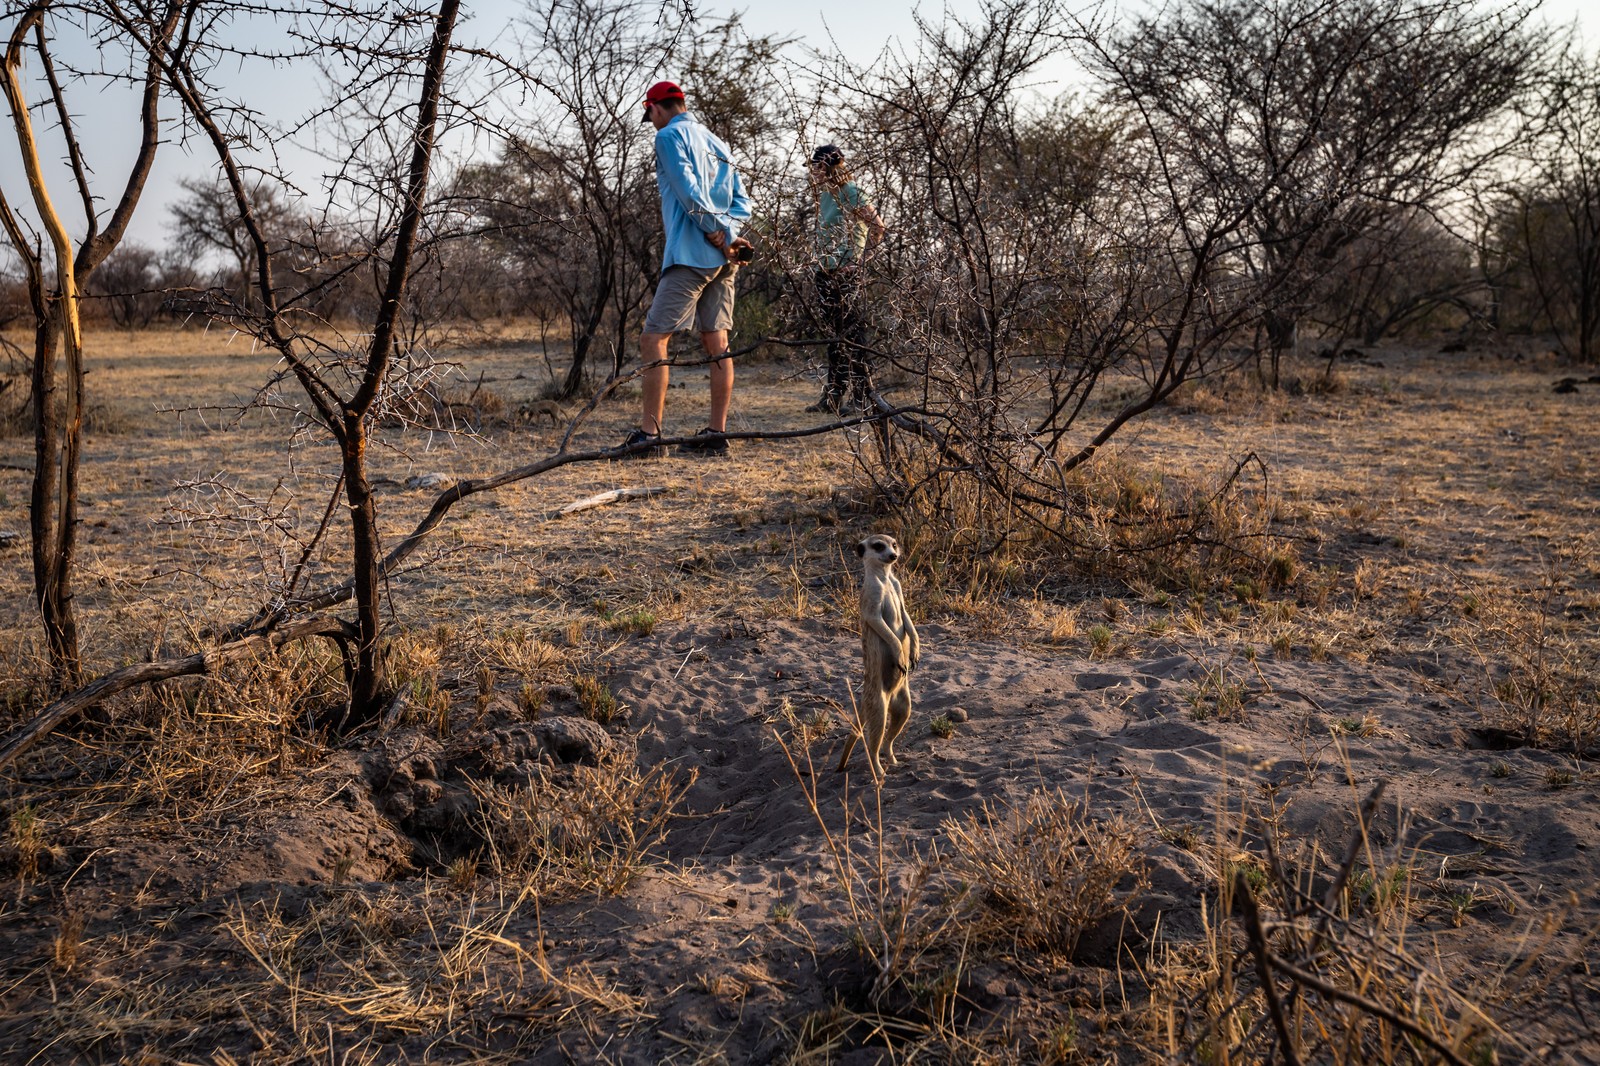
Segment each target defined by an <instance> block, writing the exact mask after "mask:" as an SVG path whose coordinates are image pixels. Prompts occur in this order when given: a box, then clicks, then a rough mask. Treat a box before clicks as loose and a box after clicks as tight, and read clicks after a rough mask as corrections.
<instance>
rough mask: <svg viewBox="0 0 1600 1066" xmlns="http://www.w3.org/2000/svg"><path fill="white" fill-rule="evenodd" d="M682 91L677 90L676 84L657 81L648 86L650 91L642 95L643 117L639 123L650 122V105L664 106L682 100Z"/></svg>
mask: <svg viewBox="0 0 1600 1066" xmlns="http://www.w3.org/2000/svg"><path fill="white" fill-rule="evenodd" d="M682 99H683V90H682V89H680V88H678V83H677V82H672V81H658V82H656V83H655V84H654V85H652V86H650V91H649V92H647V93H645V94H644V117H643V119H642V120H641V121H644V122H649V121H650V105H651V104H665V103H668V102H669V101H672V100H680V101H681V100H682Z"/></svg>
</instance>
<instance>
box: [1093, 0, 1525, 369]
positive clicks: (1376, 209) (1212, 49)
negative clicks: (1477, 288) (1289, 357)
mask: <svg viewBox="0 0 1600 1066" xmlns="http://www.w3.org/2000/svg"><path fill="white" fill-rule="evenodd" d="M1531 12H1532V5H1531V4H1525V3H1515V4H1511V5H1508V6H1505V7H1500V8H1495V9H1485V8H1482V7H1480V6H1479V5H1477V4H1474V3H1470V2H1468V0H1354V2H1345V0H1221V2H1192V3H1191V2H1185V3H1180V4H1177V5H1174V6H1171V7H1168V8H1164V9H1162V10H1161V11H1160V12H1159V13H1158V14H1155V15H1152V16H1147V17H1144V18H1141V19H1138V20H1136V21H1135V23H1134V24H1133V26H1132V27H1131V28H1130V29H1129V30H1127V31H1126V32H1124V33H1121V34H1119V35H1117V37H1116V38H1115V39H1114V41H1113V43H1112V44H1111V45H1110V47H1109V48H1107V49H1105V50H1103V51H1101V52H1100V53H1099V55H1098V59H1099V62H1098V64H1097V65H1098V69H1099V71H1100V73H1101V74H1102V76H1104V77H1105V78H1106V79H1107V80H1108V81H1109V82H1110V83H1111V84H1113V85H1114V86H1116V88H1117V91H1118V93H1119V96H1120V98H1121V99H1122V100H1124V101H1125V102H1126V105H1127V106H1129V107H1130V108H1133V109H1135V110H1136V111H1137V112H1138V114H1139V115H1140V116H1141V119H1142V121H1143V122H1144V123H1145V124H1146V125H1147V127H1148V129H1149V131H1150V135H1151V137H1152V138H1153V139H1154V140H1155V142H1156V143H1157V144H1158V145H1160V151H1161V152H1162V155H1163V158H1164V160H1165V163H1166V165H1167V166H1169V167H1172V168H1180V167H1181V168H1183V169H1186V170H1189V171H1191V172H1193V173H1194V174H1196V175H1197V176H1200V177H1201V178H1202V179H1203V181H1204V182H1205V184H1206V185H1207V186H1208V187H1209V194H1210V199H1211V201H1212V203H1213V204H1214V208H1215V209H1216V210H1217V211H1219V212H1222V213H1224V214H1230V213H1231V214H1233V215H1235V216H1236V217H1237V225H1238V228H1239V230H1240V232H1241V233H1242V234H1244V235H1246V236H1247V237H1248V240H1245V241H1242V242H1240V243H1239V245H1238V246H1237V248H1236V249H1235V253H1236V256H1237V263H1236V264H1234V269H1237V270H1241V271H1244V272H1245V273H1247V274H1248V275H1249V276H1250V277H1251V278H1253V279H1256V281H1257V283H1258V285H1259V286H1260V288H1261V291H1262V301H1263V302H1262V307H1261V311H1262V326H1263V327H1264V332H1265V334H1266V338H1267V344H1266V347H1267V351H1268V357H1269V364H1268V367H1267V370H1266V376H1267V377H1268V379H1269V380H1270V381H1272V382H1274V383H1275V382H1276V381H1277V380H1278V374H1279V364H1280V360H1281V357H1282V355H1283V354H1284V353H1285V352H1286V351H1287V350H1288V349H1289V348H1290V347H1292V345H1293V342H1294V338H1295V334H1296V326H1297V324H1298V322H1299V320H1300V318H1301V316H1302V314H1303V312H1304V310H1305V307H1306V306H1307V302H1308V300H1309V298H1310V293H1311V291H1312V289H1313V288H1314V286H1315V285H1316V284H1317V282H1318V280H1319V279H1320V278H1321V277H1322V276H1323V275H1324V274H1325V273H1326V272H1327V271H1328V270H1329V269H1330V267H1331V265H1332V264H1334V263H1335V261H1336V257H1337V256H1338V254H1339V252H1340V251H1341V250H1342V249H1344V248H1345V247H1347V246H1348V245H1350V244H1351V243H1352V242H1354V241H1357V240H1359V239H1360V238H1361V237H1362V236H1363V235H1365V234H1368V233H1369V232H1371V231H1372V230H1373V229H1374V227H1375V226H1377V225H1378V224H1380V223H1381V222H1382V220H1383V219H1384V218H1385V217H1387V216H1388V215H1389V213H1390V212H1391V211H1392V210H1393V209H1394V208H1395V207H1397V206H1409V207H1413V208H1419V209H1423V210H1434V211H1437V210H1439V209H1441V208H1442V207H1443V206H1445V201H1446V200H1447V199H1448V198H1449V197H1451V196H1452V195H1453V194H1456V193H1458V192H1460V191H1461V190H1462V189H1463V187H1464V186H1465V184H1466V183H1467V182H1468V181H1469V179H1471V178H1472V177H1473V176H1474V175H1476V174H1478V173H1480V172H1482V171H1483V169H1484V168H1485V167H1486V166H1488V165H1489V164H1491V163H1493V162H1494V161H1496V160H1499V159H1501V158H1503V157H1504V156H1505V154H1506V153H1507V152H1508V151H1509V150H1510V148H1511V147H1512V146H1513V145H1514V144H1515V143H1516V138H1515V134H1516V130H1515V126H1514V124H1510V123H1507V121H1506V120H1507V119H1508V117H1509V111H1510V108H1511V107H1512V105H1514V104H1515V103H1517V102H1518V100H1519V98H1520V97H1521V96H1522V95H1523V94H1524V93H1525V92H1527V90H1528V89H1529V88H1530V86H1532V85H1533V84H1535V83H1536V81H1537V79H1538V78H1539V76H1540V71H1541V69H1542V67H1543V65H1544V62H1543V55H1544V51H1545V49H1546V39H1545V36H1544V35H1543V33H1542V32H1540V31H1537V30H1535V29H1534V28H1532V27H1531V25H1530V23H1529V17H1530V14H1531Z"/></svg>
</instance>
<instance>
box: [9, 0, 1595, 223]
mask: <svg viewBox="0 0 1600 1066" xmlns="http://www.w3.org/2000/svg"><path fill="white" fill-rule="evenodd" d="M1084 2H1085V4H1087V3H1088V2H1089V0H1084ZM1582 2H1583V0H1546V2H1545V3H1544V5H1543V7H1542V13H1543V17H1544V18H1545V19H1546V20H1547V21H1549V22H1551V23H1556V24H1562V25H1565V24H1568V23H1571V22H1573V21H1575V20H1578V19H1579V18H1580V16H1581V14H1582ZM1122 6H1123V7H1124V8H1136V7H1142V6H1144V5H1143V3H1142V2H1141V0H1123V4H1122ZM523 7H524V4H523V0H466V3H465V6H464V13H465V14H467V15H468V16H469V17H468V18H467V19H466V20H465V21H464V22H463V24H462V26H461V28H460V31H459V33H458V40H465V41H475V42H478V43H482V44H487V45H492V44H493V43H494V42H495V41H496V39H497V37H498V36H499V35H501V34H503V33H505V32H506V27H507V26H508V24H510V23H511V22H512V21H513V20H514V19H515V18H516V16H517V15H518V13H519V12H520V11H521V10H523ZM917 9H918V7H917V5H911V4H881V3H879V4H873V3H864V2H862V0H749V2H746V3H724V2H715V3H697V4H696V5H695V10H696V11H697V13H699V14H700V15H702V16H703V17H707V18H717V17H720V16H724V15H727V14H729V13H731V12H733V11H735V10H738V11H742V12H743V13H744V25H745V28H746V30H747V31H748V32H749V33H750V34H751V35H752V36H763V35H774V36H788V37H794V38H796V39H798V41H799V42H800V44H801V45H807V44H809V45H812V46H814V47H817V48H819V49H821V50H831V48H832V47H833V46H834V44H835V43H836V44H837V46H838V47H839V48H840V49H842V50H843V51H844V53H845V54H846V56H848V57H849V58H850V59H852V60H854V61H856V62H858V63H870V62H871V61H873V60H874V59H875V58H876V57H877V56H878V55H879V54H880V53H881V52H882V50H883V49H884V47H885V46H892V45H894V44H896V43H899V44H904V45H905V46H906V47H907V49H908V50H909V49H912V48H914V46H915V42H916V40H917V29H916V26H915V22H914V19H913V12H914V11H916V10H917ZM979 9H980V4H979V0H945V2H943V3H923V4H921V5H920V10H921V11H922V12H923V14H924V16H925V17H928V18H930V19H931V20H933V21H940V20H942V17H943V14H944V13H945V12H946V11H948V12H949V13H951V14H953V15H955V16H957V17H959V18H970V17H972V16H974V15H975V14H976V13H977V12H978V11H979ZM9 21H10V20H9V19H8V20H6V23H7V25H8V24H9ZM796 58H798V54H797V56H796ZM1044 73H1045V74H1046V76H1047V77H1061V78H1065V77H1070V76H1071V75H1070V68H1069V66H1068V65H1067V64H1066V63H1064V62H1063V63H1062V64H1061V66H1060V68H1059V71H1050V70H1047V71H1045V72H1044ZM262 78H265V79H267V80H266V81H263V80H262ZM642 87H643V86H642V85H641V90H642ZM78 88H79V91H78V92H76V93H73V94H72V104H73V107H74V108H75V111H76V112H77V114H76V115H75V122H76V124H77V127H78V131H79V134H80V140H81V141H82V143H83V145H84V148H85V152H86V154H87V155H88V162H89V165H90V166H91V167H92V168H94V169H96V170H97V171H98V173H99V174H100V175H102V179H101V180H103V181H105V182H106V183H107V184H108V185H109V184H111V183H112V182H114V181H117V180H119V177H120V174H121V172H122V168H123V167H125V165H126V162H125V161H126V160H127V159H130V158H131V157H132V153H133V151H134V149H135V147H136V142H135V140H134V137H135V135H136V130H135V129H133V128H132V123H131V121H130V120H131V118H132V116H133V114H134V112H133V110H132V109H131V107H130V105H129V102H128V100H127V98H126V97H124V98H122V99H118V97H117V96H115V95H113V94H110V93H106V94H102V95H100V96H99V97H88V98H86V97H85V94H83V92H82V91H81V88H82V87H81V86H80V87H78ZM1042 88H1049V86H1042ZM1063 88H1066V86H1063ZM316 89H317V86H316V83H315V79H312V78H307V77H304V76H303V75H301V74H300V73H299V72H290V71H284V72H279V73H277V74H273V73H270V72H269V73H267V74H265V75H258V76H257V78H256V80H255V81H253V82H252V83H251V84H250V85H248V86H244V87H242V88H241V92H242V93H244V94H245V95H247V96H248V97H251V98H253V99H254V100H262V99H270V100H274V101H278V102H279V103H280V104H281V105H282V110H283V112H284V113H285V115H286V116H287V115H289V114H293V113H299V112H304V111H305V110H307V109H309V108H310V107H312V106H313V105H314V104H315V102H316V101H315V98H314V94H315V92H316ZM258 106H259V105H258ZM169 109H170V105H169ZM169 113H170V112H169ZM4 125H5V127H7V128H6V130H5V134H4V135H3V136H0V183H3V186H4V189H5V191H6V195H7V197H8V198H9V199H10V202H11V203H12V204H13V206H16V207H18V208H23V207H24V206H26V205H27V204H28V198H27V190H26V187H25V186H24V185H23V183H22V181H21V171H20V166H19V164H18V163H17V159H16V148H15V142H14V140H13V139H12V138H11V136H10V130H9V125H10V124H9V123H5V124H4ZM42 135H43V134H42ZM46 153H47V154H52V153H53V154H56V155H60V154H63V153H62V152H61V149H60V147H59V142H58V141H57V142H47V144H46ZM208 153H209V149H207V148H206V147H205V146H203V145H199V144H196V145H195V146H194V147H193V148H192V149H184V148H180V147H178V146H175V145H169V146H166V147H165V148H164V149H163V151H162V153H161V156H160V157H158V162H157V169H156V171H155V173H154V174H153V175H152V178H151V183H150V186H149V187H148V189H147V190H146V193H145V196H144V199H143V202H142V203H141V205H140V208H139V211H138V213H137V214H136V217H135V221H134V223H133V226H132V228H131V229H130V232H129V240H132V241H135V242H138V243H142V244H146V245H150V246H152V247H160V246H162V245H164V244H165V243H166V242H167V228H168V215H167V211H166V207H167V205H168V204H169V203H170V202H172V200H173V199H175V198H176V196H177V195H178V193H179V191H180V190H178V188H177V182H178V180H179V179H180V178H182V177H186V176H199V175H203V174H206V173H209V172H210V169H211V167H210V164H209V160H208V158H207V155H208ZM291 159H293V160H294V162H293V165H294V166H295V168H296V170H297V173H298V175H299V177H300V180H301V182H302V183H303V184H304V185H305V186H306V187H307V189H308V191H309V192H311V193H313V195H315V194H316V193H319V192H321V190H320V188H318V185H319V180H318V175H319V173H320V169H321V168H319V167H318V165H317V164H316V162H315V160H314V159H312V158H310V157H309V156H307V157H291ZM113 175H116V176H118V177H113ZM66 178H67V174H66V172H65V169H64V168H63V169H62V170H61V171H60V173H59V176H58V179H57V180H58V184H57V186H56V188H55V190H54V195H55V197H56V200H57V203H58V207H60V208H61V209H62V210H63V211H70V210H71V209H72V207H73V206H74V205H75V199H76V198H75V197H74V196H73V195H72V193H71V189H70V187H69V186H68V185H67V184H66ZM97 192H98V193H99V194H100V195H102V196H106V195H110V193H109V191H107V190H97ZM28 213H29V214H31V211H30V212H28ZM75 228H81V227H75Z"/></svg>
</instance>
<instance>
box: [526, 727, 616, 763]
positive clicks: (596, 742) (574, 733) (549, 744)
mask: <svg viewBox="0 0 1600 1066" xmlns="http://www.w3.org/2000/svg"><path fill="white" fill-rule="evenodd" d="M533 731H534V733H535V734H537V735H538V737H539V740H540V741H541V742H542V743H543V744H544V746H545V748H546V749H547V750H548V751H549V752H550V753H551V754H553V755H554V756H555V757H556V758H557V759H559V760H561V761H562V762H564V763H575V762H581V763H586V764H588V765H590V766H593V765H595V764H596V763H598V762H599V761H600V756H601V754H602V753H604V752H606V751H609V750H610V749H611V746H612V741H611V734H609V733H607V732H606V731H605V730H604V729H602V728H601V727H600V726H599V725H597V724H595V723H594V722H591V721H589V720H588V719H587V718H575V717H573V716H572V715H556V716H555V717H553V718H541V719H540V720H539V721H537V722H535V723H534V725H533Z"/></svg>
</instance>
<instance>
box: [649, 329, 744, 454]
mask: <svg viewBox="0 0 1600 1066" xmlns="http://www.w3.org/2000/svg"><path fill="white" fill-rule="evenodd" d="M700 345H701V347H703V348H704V349H705V350H706V354H707V355H721V354H722V353H723V352H725V351H727V350H728V331H727V330H725V329H719V330H716V331H715V332H712V333H702V334H700ZM663 388H665V386H663ZM732 402H733V360H732V359H718V360H717V361H716V362H714V363H712V364H711V429H712V431H713V432H715V433H726V432H728V407H729V405H730V404H731V403H732Z"/></svg>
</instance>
